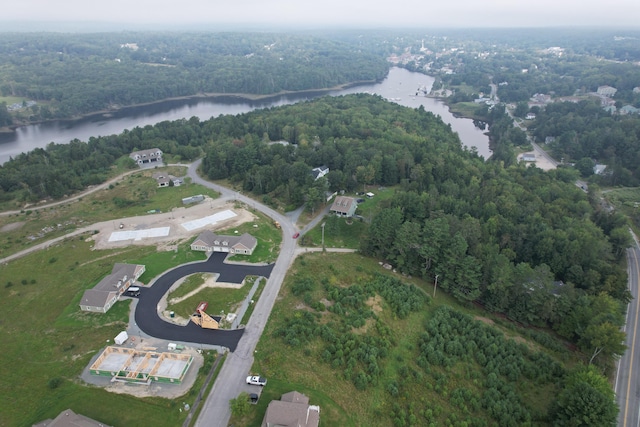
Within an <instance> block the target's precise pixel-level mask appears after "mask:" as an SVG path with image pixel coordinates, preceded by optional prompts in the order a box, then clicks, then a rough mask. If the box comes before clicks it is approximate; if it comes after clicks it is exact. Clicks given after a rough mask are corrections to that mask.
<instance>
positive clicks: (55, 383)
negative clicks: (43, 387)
mask: <svg viewBox="0 0 640 427" xmlns="http://www.w3.org/2000/svg"><path fill="white" fill-rule="evenodd" d="M60 385H62V378H58V377H56V378H51V379H50V380H49V382H48V383H47V386H48V387H49V388H50V389H51V390H54V389H56V388H58V387H60Z"/></svg>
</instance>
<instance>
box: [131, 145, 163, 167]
mask: <svg viewBox="0 0 640 427" xmlns="http://www.w3.org/2000/svg"><path fill="white" fill-rule="evenodd" d="M129 157H131V158H132V159H133V161H134V162H136V163H137V164H138V166H141V165H144V164H146V163H162V151H161V150H160V149H159V148H150V149H149V150H139V151H134V152H133V153H131V154H129Z"/></svg>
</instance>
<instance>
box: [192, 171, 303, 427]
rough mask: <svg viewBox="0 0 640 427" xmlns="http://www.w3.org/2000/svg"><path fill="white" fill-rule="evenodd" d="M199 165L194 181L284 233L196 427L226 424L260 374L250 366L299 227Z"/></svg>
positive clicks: (288, 264) (291, 255) (293, 249)
mask: <svg viewBox="0 0 640 427" xmlns="http://www.w3.org/2000/svg"><path fill="white" fill-rule="evenodd" d="M199 166H200V161H197V162H194V163H193V164H192V165H191V166H190V167H189V173H188V175H189V177H190V178H191V179H192V181H193V182H194V183H197V184H200V185H203V186H206V187H209V188H212V189H214V190H216V191H218V192H220V193H221V197H223V198H227V199H236V200H239V201H241V202H243V203H245V204H247V205H248V206H250V207H251V208H254V209H256V210H258V211H260V212H262V213H264V214H265V215H268V216H269V217H271V218H272V219H273V220H275V221H278V222H279V223H280V226H281V227H282V232H283V241H282V246H281V247H280V255H279V256H278V259H277V261H276V264H275V267H274V268H273V270H272V271H271V276H269V279H268V280H267V284H266V286H265V288H264V290H263V291H262V295H261V296H260V299H258V301H257V303H256V305H255V307H254V309H253V314H252V315H251V319H250V320H249V322H248V323H247V326H246V328H245V332H244V334H243V335H242V337H241V338H240V341H239V342H238V346H237V347H236V350H235V351H234V352H232V353H229V355H228V356H227V359H226V360H225V362H224V364H223V365H222V368H221V370H220V372H219V374H218V377H217V379H216V381H215V383H214V385H213V388H212V389H211V392H210V393H209V396H208V398H207V400H206V401H205V402H204V403H203V406H202V411H201V412H200V416H199V417H198V420H197V421H196V423H195V426H196V427H204V426H206V427H227V424H228V423H229V418H230V417H231V410H230V408H229V401H230V400H231V399H235V398H236V397H237V396H238V394H240V392H241V391H245V390H246V387H247V386H246V384H245V383H244V380H245V378H246V376H247V375H249V374H250V373H253V374H260V372H250V369H251V366H252V365H253V354H254V351H255V348H256V344H257V343H258V340H259V339H260V336H261V335H262V332H263V330H264V327H265V325H266V323H267V319H268V318H269V314H270V313H271V310H272V309H273V305H274V303H275V300H276V297H277V296H278V293H279V292H280V286H282V282H283V280H284V277H285V275H286V274H287V270H288V269H289V267H290V265H291V262H292V261H293V259H294V257H295V250H296V244H297V240H295V239H293V238H292V236H293V235H294V234H295V233H296V232H297V231H299V230H297V229H296V227H295V225H294V224H293V223H292V222H291V220H290V219H289V218H288V217H286V216H285V215H282V214H281V213H279V212H276V211H274V210H273V209H271V208H269V207H267V206H264V205H262V204H260V203H258V202H256V201H254V200H253V199H250V198H248V197H246V196H243V195H242V194H239V193H237V192H234V191H232V190H229V189H227V188H224V187H221V186H219V185H216V184H213V183H210V182H208V181H206V180H204V179H202V178H200V177H199V176H198V175H197V172H196V171H197V168H198V167H199ZM255 387H258V386H255Z"/></svg>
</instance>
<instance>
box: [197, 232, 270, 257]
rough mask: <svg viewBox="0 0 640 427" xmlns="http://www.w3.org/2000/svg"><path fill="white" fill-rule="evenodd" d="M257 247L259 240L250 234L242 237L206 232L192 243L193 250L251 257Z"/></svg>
mask: <svg viewBox="0 0 640 427" xmlns="http://www.w3.org/2000/svg"><path fill="white" fill-rule="evenodd" d="M256 246H258V240H257V239H256V238H255V237H253V236H252V235H251V234H249V233H244V234H243V235H241V236H223V235H221V234H216V233H214V232H213V231H209V230H205V231H203V232H202V233H200V235H199V236H198V237H197V238H196V240H194V241H193V243H191V250H192V251H202V252H229V253H231V254H242V255H251V254H252V253H253V250H254V249H255V248H256Z"/></svg>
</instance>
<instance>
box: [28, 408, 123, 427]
mask: <svg viewBox="0 0 640 427" xmlns="http://www.w3.org/2000/svg"><path fill="white" fill-rule="evenodd" d="M33 427H110V426H108V425H106V424H105V423H101V422H100V421H96V420H93V419H91V418H89V417H85V416H84V415H80V414H76V413H75V412H73V411H72V410H71V409H65V410H64V411H62V412H60V414H59V415H58V416H57V417H55V418H54V419H53V420H51V419H49V420H44V421H42V422H40V423H38V424H34V425H33Z"/></svg>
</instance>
